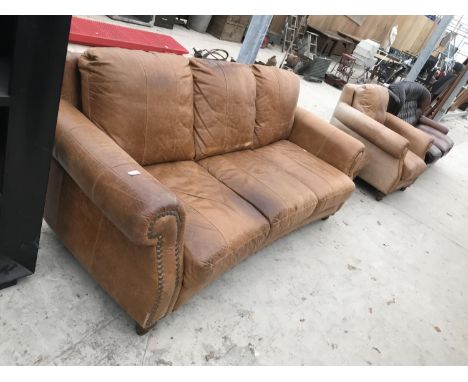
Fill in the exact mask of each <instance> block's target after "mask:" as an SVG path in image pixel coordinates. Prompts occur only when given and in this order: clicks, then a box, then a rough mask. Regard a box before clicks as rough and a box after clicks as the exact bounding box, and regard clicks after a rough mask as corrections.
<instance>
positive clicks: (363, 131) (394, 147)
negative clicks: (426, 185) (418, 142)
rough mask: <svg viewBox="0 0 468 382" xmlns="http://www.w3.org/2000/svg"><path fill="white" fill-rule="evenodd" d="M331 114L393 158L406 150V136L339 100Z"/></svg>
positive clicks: (399, 156)
mask: <svg viewBox="0 0 468 382" xmlns="http://www.w3.org/2000/svg"><path fill="white" fill-rule="evenodd" d="M333 116H334V117H335V118H337V119H338V120H339V121H340V122H341V123H343V124H344V125H346V126H347V127H348V128H349V129H351V130H353V131H354V132H355V133H356V134H359V135H360V136H361V137H363V138H364V139H366V140H368V141H369V142H372V143H373V144H374V145H376V146H377V147H379V148H380V149H381V150H383V151H385V152H386V153H388V154H390V155H392V156H393V157H394V158H397V159H399V158H401V157H403V156H404V155H405V154H406V152H407V151H408V146H409V142H408V140H407V139H406V138H403V137H402V136H401V135H399V134H397V133H395V132H394V131H392V130H390V129H388V128H387V127H385V126H384V125H382V124H381V123H379V122H377V121H375V120H374V119H372V118H371V117H369V116H367V115H365V114H364V113H361V112H360V111H359V110H356V109H355V108H353V107H351V106H350V105H348V104H345V103H343V102H340V103H339V104H338V105H337V106H336V109H335V112H334V114H333Z"/></svg>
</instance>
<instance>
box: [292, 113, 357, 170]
mask: <svg viewBox="0 0 468 382" xmlns="http://www.w3.org/2000/svg"><path fill="white" fill-rule="evenodd" d="M289 140H290V141H291V142H293V143H295V144H296V145H298V146H300V147H302V148H303V149H305V150H307V151H308V152H310V153H311V154H314V155H315V156H317V157H319V158H320V159H322V160H324V161H325V162H327V163H329V164H331V165H332V166H333V167H335V168H337V169H338V170H340V171H341V172H344V173H345V174H346V175H348V176H349V177H354V175H356V174H355V173H356V172H357V171H358V170H360V169H361V168H362V164H363V163H362V162H363V161H364V149H365V146H364V144H362V143H361V142H360V141H358V140H357V139H355V138H353V137H351V136H350V135H348V134H346V133H344V132H343V131H341V130H340V129H338V128H337V127H335V126H333V125H331V124H330V123H328V122H327V121H325V120H323V119H321V118H319V117H317V116H316V115H314V114H312V113H311V112H309V111H308V110H306V109H303V108H300V107H298V108H297V109H296V113H295V115H294V123H293V127H292V131H291V134H290V136H289Z"/></svg>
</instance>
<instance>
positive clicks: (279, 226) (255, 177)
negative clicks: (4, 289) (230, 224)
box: [198, 150, 317, 238]
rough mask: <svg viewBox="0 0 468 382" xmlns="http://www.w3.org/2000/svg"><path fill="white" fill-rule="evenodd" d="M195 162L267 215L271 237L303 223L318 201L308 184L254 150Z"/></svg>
mask: <svg viewBox="0 0 468 382" xmlns="http://www.w3.org/2000/svg"><path fill="white" fill-rule="evenodd" d="M198 163H199V164H200V165H201V166H203V167H204V168H206V169H207V170H208V172H209V173H210V174H212V175H213V176H214V177H216V178H217V179H219V180H220V181H221V182H223V183H224V184H225V185H226V186H228V187H229V188H230V189H232V190H233V191H235V192H236V193H237V194H239V195H240V196H241V197H242V198H243V199H245V200H247V201H248V202H249V203H250V204H252V205H253V206H254V207H255V208H256V209H257V210H258V211H260V212H261V213H262V214H263V216H265V217H266V218H267V220H268V221H269V223H270V226H271V229H270V238H271V237H275V238H276V237H279V236H281V235H282V234H283V233H286V232H289V231H290V230H291V229H292V228H296V227H298V226H300V225H302V224H304V223H305V221H306V220H307V219H308V218H309V217H310V216H312V213H313V212H314V210H315V207H316V205H317V197H316V195H315V194H314V193H313V191H312V190H311V189H310V188H309V187H307V186H306V185H305V184H304V183H303V182H301V181H300V180H299V179H298V178H297V177H295V176H293V175H291V174H289V173H288V172H286V171H284V170H283V169H282V166H281V165H279V166H278V165H277V164H275V163H272V162H271V161H270V160H268V158H265V156H264V155H262V154H261V153H260V152H258V151H257V150H255V151H254V150H244V151H238V152H234V153H229V154H223V155H218V156H215V157H211V158H206V159H203V160H201V161H200V162H198Z"/></svg>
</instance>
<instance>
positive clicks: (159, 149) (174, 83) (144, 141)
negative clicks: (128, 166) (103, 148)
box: [78, 48, 195, 165]
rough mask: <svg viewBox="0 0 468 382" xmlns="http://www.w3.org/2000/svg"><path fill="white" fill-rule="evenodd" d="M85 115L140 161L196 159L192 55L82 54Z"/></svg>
mask: <svg viewBox="0 0 468 382" xmlns="http://www.w3.org/2000/svg"><path fill="white" fill-rule="evenodd" d="M78 65H79V69H80V72H81V85H82V86H81V87H82V104H83V112H84V114H85V115H86V116H87V117H88V118H89V119H90V120H91V121H92V122H93V123H95V124H96V125H97V126H98V127H99V128H100V129H102V130H104V131H105V132H106V133H107V134H108V135H109V136H110V137H111V138H112V139H114V140H115V141H116V142H117V144H119V145H120V146H121V147H122V148H123V149H124V150H125V151H126V152H127V153H128V154H130V155H131V156H132V157H133V158H134V159H135V160H136V161H137V162H138V163H140V164H141V165H150V164H156V163H161V162H169V161H176V160H190V159H193V158H194V155H195V149H194V141H193V81H192V74H191V72H190V67H189V62H188V59H187V58H185V57H182V56H176V55H172V54H164V53H148V52H142V51H134V50H132V51H130V50H125V49H120V48H90V49H88V51H87V52H86V53H85V54H84V55H83V56H81V57H80V60H79V63H78Z"/></svg>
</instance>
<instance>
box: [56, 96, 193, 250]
mask: <svg viewBox="0 0 468 382" xmlns="http://www.w3.org/2000/svg"><path fill="white" fill-rule="evenodd" d="M54 157H55V158H56V159H57V161H58V162H59V163H60V165H61V166H62V167H63V168H64V169H65V170H66V172H67V173H68V174H69V175H70V177H71V178H72V179H73V180H74V181H75V182H76V183H77V184H78V186H79V187H80V188H81V190H82V191H83V192H84V193H85V194H86V195H87V196H88V197H89V198H90V199H91V200H92V201H93V203H94V204H95V205H96V206H97V207H98V208H99V209H100V210H101V211H102V212H103V214H104V215H105V216H106V217H107V218H108V219H109V220H110V221H111V222H112V223H113V224H114V225H115V226H116V227H117V228H118V229H119V230H120V231H121V232H122V233H123V234H124V235H125V236H126V237H127V238H128V239H129V240H130V241H132V242H134V243H136V244H138V245H147V246H155V245H156V244H157V242H158V240H159V238H160V233H161V232H167V230H168V229H169V230H170V231H175V232H177V236H178V237H179V238H180V237H181V232H182V229H183V222H184V211H183V208H182V206H181V205H180V203H179V201H178V200H177V198H176V196H175V195H174V194H173V193H172V192H171V191H169V190H168V189H167V188H166V187H164V186H163V185H162V184H161V183H159V182H158V181H157V180H156V179H155V178H154V177H153V176H151V175H150V174H149V173H148V172H147V171H146V170H145V169H144V168H143V167H141V166H140V165H139V164H138V163H137V162H136V161H135V160H134V159H133V158H131V157H130V156H129V155H128V154H127V153H126V152H125V151H124V150H123V149H122V148H120V147H119V146H118V145H117V144H116V143H115V142H114V141H113V140H112V139H111V138H110V137H108V136H107V135H106V134H105V133H104V132H102V131H101V130H100V129H99V128H97V127H96V126H95V125H94V124H93V123H92V122H91V121H90V120H88V119H87V118H86V117H85V116H84V115H83V114H82V113H81V112H80V111H78V110H77V109H76V108H75V107H74V106H72V105H71V104H70V103H68V102H67V101H63V100H62V101H61V102H60V108H59V115H58V120H57V130H56V137H55V148H54ZM135 170H136V171H139V172H140V174H139V175H135V176H131V175H129V171H135ZM171 227H172V228H171Z"/></svg>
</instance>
